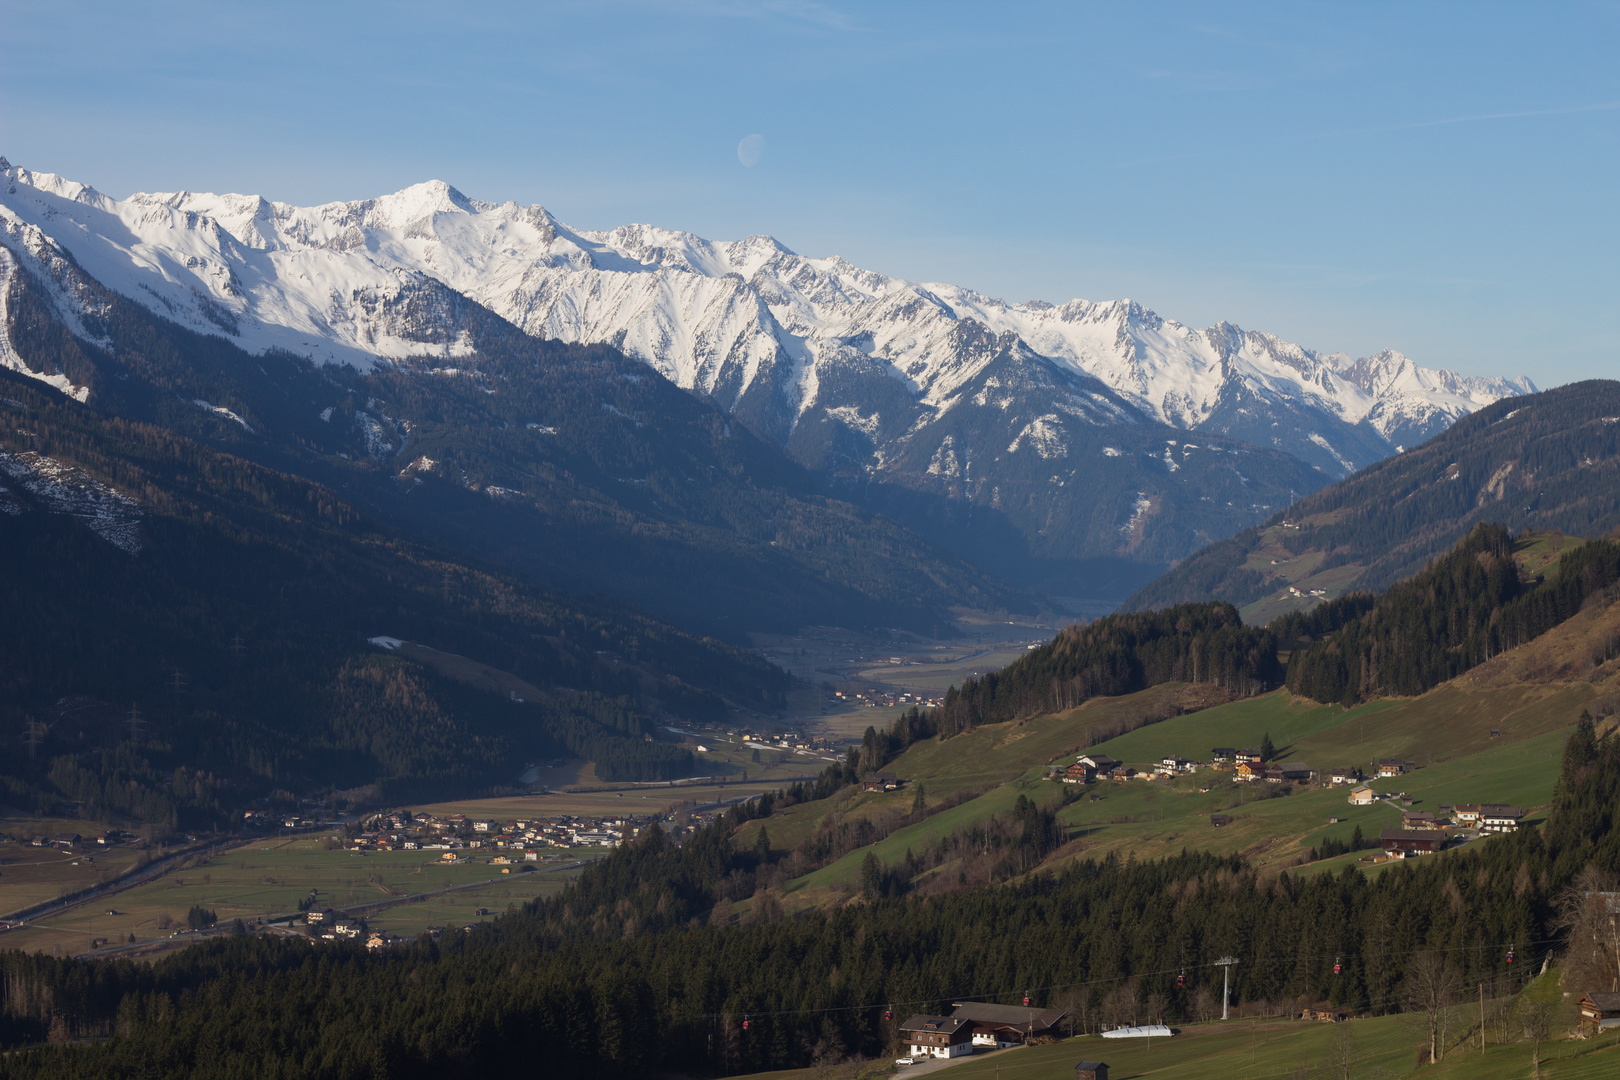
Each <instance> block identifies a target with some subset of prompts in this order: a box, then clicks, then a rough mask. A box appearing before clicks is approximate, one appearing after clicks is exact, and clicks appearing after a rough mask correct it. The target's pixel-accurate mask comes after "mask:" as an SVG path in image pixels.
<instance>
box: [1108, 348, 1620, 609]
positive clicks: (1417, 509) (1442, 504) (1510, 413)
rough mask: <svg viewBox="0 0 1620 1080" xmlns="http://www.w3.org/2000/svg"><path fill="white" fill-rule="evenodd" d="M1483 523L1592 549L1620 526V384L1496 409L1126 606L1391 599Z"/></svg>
mask: <svg viewBox="0 0 1620 1080" xmlns="http://www.w3.org/2000/svg"><path fill="white" fill-rule="evenodd" d="M1476 522H1492V523H1496V524H1500V525H1504V526H1506V527H1508V528H1509V529H1512V530H1513V531H1515V532H1520V531H1523V530H1527V529H1528V530H1533V531H1536V532H1548V531H1559V532H1564V533H1568V534H1570V535H1572V536H1588V537H1590V536H1600V535H1603V534H1604V533H1607V532H1609V531H1611V530H1613V529H1615V528H1617V527H1620V383H1617V382H1613V381H1610V380H1592V381H1590V382H1583V383H1575V384H1572V385H1569V386H1561V387H1559V388H1557V389H1556V390H1548V391H1545V392H1543V393H1539V394H1534V395H1531V396H1528V397H1523V398H1515V399H1513V400H1511V401H1499V402H1497V403H1496V404H1494V405H1490V406H1487V407H1486V408H1484V409H1481V410H1480V411H1479V412H1477V413H1475V414H1474V415H1472V416H1469V417H1465V418H1463V419H1461V420H1459V421H1458V422H1457V423H1456V424H1455V425H1453V426H1452V427H1450V428H1448V429H1447V430H1446V431H1444V432H1443V433H1441V434H1439V435H1437V436H1435V437H1434V438H1432V439H1430V440H1429V441H1428V442H1426V443H1424V444H1423V445H1421V446H1418V447H1414V448H1409V449H1408V450H1407V451H1406V452H1405V453H1403V454H1400V455H1398V456H1396V457H1392V458H1388V459H1386V460H1384V461H1380V462H1378V463H1377V464H1374V465H1370V466H1368V467H1367V468H1365V469H1363V470H1361V471H1360V472H1358V473H1356V474H1355V475H1354V476H1352V477H1350V478H1349V479H1346V480H1342V481H1340V482H1338V483H1336V484H1333V485H1332V486H1330V487H1327V488H1324V489H1322V490H1321V491H1318V492H1316V493H1315V494H1314V495H1310V496H1307V497H1306V498H1304V499H1301V500H1300V501H1299V502H1297V503H1295V504H1294V505H1292V506H1290V507H1289V508H1288V509H1287V510H1284V511H1282V512H1281V513H1279V514H1276V515H1274V516H1273V517H1272V518H1270V519H1269V520H1268V521H1267V522H1265V524H1263V525H1259V526H1256V527H1254V528H1252V529H1248V530H1245V531H1244V532H1242V533H1240V534H1238V535H1237V536H1236V537H1234V538H1232V539H1230V540H1225V541H1222V542H1220V543H1217V544H1212V545H1210V546H1209V547H1208V548H1205V549H1204V550H1203V551H1200V552H1199V553H1198V554H1196V555H1194V556H1193V557H1191V558H1189V559H1188V560H1186V561H1185V562H1183V563H1182V564H1181V565H1179V566H1177V567H1176V568H1175V569H1174V570H1172V571H1170V572H1169V573H1168V574H1165V575H1164V576H1163V577H1161V578H1159V579H1158V580H1157V581H1154V582H1153V583H1152V584H1150V585H1148V586H1146V587H1145V588H1143V589H1141V590H1140V591H1139V592H1137V593H1136V594H1135V595H1134V596H1132V597H1131V598H1130V600H1128V601H1127V602H1126V605H1125V607H1126V609H1127V610H1147V609H1151V608H1156V607H1163V606H1166V605H1168V604H1173V603H1180V602H1183V601H1187V600H1193V599H1220V600H1225V601H1228V602H1229V603H1232V604H1235V605H1237V606H1238V607H1239V608H1242V609H1243V610H1244V613H1245V618H1254V617H1260V618H1261V619H1262V620H1266V619H1269V618H1271V617H1272V616H1274V615H1276V614H1280V613H1282V612H1283V611H1285V610H1289V609H1292V608H1298V607H1306V606H1309V605H1310V604H1311V603H1314V602H1317V601H1318V600H1319V599H1320V598H1322V597H1332V596H1338V595H1341V594H1343V593H1345V592H1349V591H1353V590H1356V589H1371V590H1375V591H1381V590H1383V589H1385V588H1387V587H1389V586H1390V585H1391V584H1393V583H1394V582H1396V581H1398V580H1400V579H1401V578H1404V577H1408V576H1410V575H1411V574H1413V573H1416V572H1417V571H1418V570H1420V569H1422V567H1423V566H1424V565H1425V564H1426V563H1427V562H1428V561H1429V560H1430V559H1432V558H1434V557H1436V556H1437V555H1439V554H1441V553H1442V552H1444V551H1446V550H1447V549H1449V548H1450V547H1451V546H1452V545H1453V544H1455V543H1457V542H1458V541H1459V540H1460V539H1461V538H1462V537H1463V536H1464V535H1466V534H1467V533H1468V531H1469V530H1470V529H1471V528H1472V527H1473V526H1474V524H1475V523H1476Z"/></svg>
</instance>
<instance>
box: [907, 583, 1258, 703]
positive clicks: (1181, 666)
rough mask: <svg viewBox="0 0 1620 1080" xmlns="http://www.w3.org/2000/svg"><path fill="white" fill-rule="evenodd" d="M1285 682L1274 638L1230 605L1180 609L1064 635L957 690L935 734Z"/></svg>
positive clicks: (1098, 623)
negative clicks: (1179, 687) (1211, 688)
mask: <svg viewBox="0 0 1620 1080" xmlns="http://www.w3.org/2000/svg"><path fill="white" fill-rule="evenodd" d="M1282 677H1283V671H1282V667H1281V665H1280V664H1279V663H1278V661H1277V642H1276V636H1275V634H1273V632H1272V631H1271V630H1270V629H1268V628H1266V627H1252V626H1245V625H1243V619H1242V618H1241V617H1240V616H1239V615H1238V611H1237V608H1235V607H1233V606H1232V605H1231V604H1227V603H1220V602H1215V603H1205V604H1178V605H1176V606H1175V607H1171V608H1165V609H1164V610H1162V611H1151V612H1136V613H1131V614H1124V615H1109V616H1106V617H1104V618H1101V619H1096V620H1093V621H1092V622H1089V623H1086V624H1084V625H1078V624H1077V625H1074V626H1070V627H1067V628H1066V629H1064V630H1063V631H1061V632H1060V633H1059V634H1058V635H1057V637H1055V638H1054V639H1053V640H1052V641H1050V642H1048V643H1047V644H1045V645H1043V646H1041V647H1040V648H1039V649H1036V650H1034V651H1033V652H1030V653H1029V654H1028V655H1026V656H1022V657H1020V658H1019V659H1018V660H1016V661H1015V662H1013V663H1012V664H1009V665H1008V666H1007V667H1005V668H1003V669H1002V670H1001V671H998V672H991V673H989V674H987V675H984V676H982V677H980V678H976V679H966V680H964V681H963V683H962V685H961V687H960V688H958V687H954V686H953V687H952V688H951V689H950V690H948V691H947V692H946V694H945V700H944V702H943V703H942V704H941V706H940V708H939V709H938V710H936V711H937V716H936V717H935V719H934V724H935V726H936V727H937V729H938V731H939V733H940V734H942V735H952V734H956V733H958V732H962V731H968V730H971V729H972V728H974V727H977V726H978V725H980V724H987V723H999V722H1002V721H1006V720H1015V719H1019V718H1022V717H1027V716H1035V715H1038V714H1040V713H1048V712H1058V711H1061V710H1064V709H1072V708H1076V707H1078V706H1080V705H1082V704H1084V703H1085V702H1086V701H1088V700H1090V699H1091V698H1094V697H1112V696H1117V695H1120V694H1130V693H1134V692H1136V691H1138V690H1144V689H1146V688H1148V687H1150V686H1156V685H1158V684H1160V683H1165V682H1171V681H1186V682H1194V683H1216V684H1220V685H1223V686H1225V687H1226V688H1228V689H1229V690H1231V691H1232V692H1233V693H1235V694H1241V695H1247V694H1254V693H1264V692H1265V691H1267V690H1272V689H1275V688H1276V686H1277V685H1278V684H1279V683H1281V682H1282Z"/></svg>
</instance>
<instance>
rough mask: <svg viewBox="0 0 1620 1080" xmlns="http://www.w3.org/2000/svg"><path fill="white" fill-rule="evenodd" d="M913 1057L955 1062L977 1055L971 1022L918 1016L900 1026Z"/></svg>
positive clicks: (951, 1018) (947, 1017)
mask: <svg viewBox="0 0 1620 1080" xmlns="http://www.w3.org/2000/svg"><path fill="white" fill-rule="evenodd" d="M900 1034H901V1035H902V1036H904V1037H905V1041H906V1045H907V1046H909V1047H910V1048H911V1056H912V1057H919V1058H920V1057H936V1058H953V1057H961V1056H962V1055H963V1054H971V1053H973V1041H972V1040H973V1025H972V1023H971V1022H970V1021H969V1020H967V1018H965V1017H964V1018H962V1019H956V1018H954V1017H949V1016H928V1015H927V1014H924V1013H918V1014H917V1015H916V1016H913V1017H912V1018H911V1019H910V1020H907V1021H906V1022H905V1023H903V1024H901V1025H900Z"/></svg>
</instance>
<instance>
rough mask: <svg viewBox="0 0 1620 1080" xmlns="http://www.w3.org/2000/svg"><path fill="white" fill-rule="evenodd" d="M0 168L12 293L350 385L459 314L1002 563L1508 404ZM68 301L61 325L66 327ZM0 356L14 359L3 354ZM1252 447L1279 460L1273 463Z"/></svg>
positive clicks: (1161, 559)
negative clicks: (620, 371)
mask: <svg viewBox="0 0 1620 1080" xmlns="http://www.w3.org/2000/svg"><path fill="white" fill-rule="evenodd" d="M0 172H3V182H4V189H3V195H0V242H4V244H5V245H6V246H7V247H9V248H10V249H11V251H12V252H14V253H15V256H14V257H15V258H18V259H24V260H27V261H28V262H29V263H30V264H31V267H32V269H33V270H34V271H35V273H36V276H46V277H49V276H50V273H51V271H50V268H51V267H52V266H53V265H58V264H62V263H72V264H74V265H76V267H77V268H78V269H79V270H81V271H82V272H84V273H86V274H88V275H90V276H91V277H93V278H94V279H96V280H97V281H99V282H100V283H102V284H103V285H105V286H107V287H108V288H110V289H112V290H114V291H116V292H118V293H120V294H122V295H124V296H126V297H129V298H131V299H133V300H135V301H137V302H138V303H141V304H142V305H144V306H145V307H147V308H149V309H150V310H152V311H153V312H155V313H157V314H159V315H161V316H163V317H165V318H168V319H171V320H174V321H175V322H178V323H180V324H181V325H183V326H187V327H190V328H192V329H195V330H199V331H202V332H205V333H210V334H218V335H222V336H224V337H226V338H227V339H228V340H231V341H233V342H235V343H236V344H238V345H239V346H240V347H241V348H243V349H244V350H246V351H248V352H249V353H263V352H264V351H265V350H271V349H274V350H280V351H285V352H289V353H292V354H296V355H298V356H302V357H307V358H309V359H311V360H313V361H315V362H317V363H326V364H351V365H353V366H355V367H356V368H358V369H360V370H362V371H364V370H367V369H369V368H371V367H372V366H373V365H375V364H377V363H379V362H390V361H401V360H406V359H410V360H411V361H412V362H413V364H416V365H421V364H423V363H427V364H430V365H433V367H434V369H435V370H439V371H443V370H448V369H456V368H458V366H476V364H477V359H476V356H475V351H476V350H475V348H474V345H473V342H472V338H471V337H470V335H469V333H468V330H467V324H466V319H467V317H468V311H469V305H468V304H467V303H466V301H469V300H470V301H472V302H474V303H475V304H477V305H480V306H482V307H483V308H486V309H488V310H489V311H491V312H493V313H495V314H496V315H499V316H500V317H502V318H503V319H505V320H507V321H509V322H510V323H512V324H513V325H515V326H516V327H518V328H520V329H521V330H523V331H524V332H526V333H528V334H530V335H534V336H536V337H541V338H548V339H560V340H562V341H566V342H579V343H600V344H606V345H610V346H612V347H614V348H616V349H618V350H621V351H623V352H624V353H625V354H627V355H629V356H631V357H634V358H636V359H639V360H641V361H643V362H645V363H646V364H648V365H649V366H651V367H652V368H654V369H655V370H656V371H658V372H659V373H661V374H662V375H664V376H665V377H666V378H668V379H669V380H671V381H672V382H674V383H676V384H677V385H679V386H681V387H682V388H685V389H688V390H692V391H695V392H697V393H699V394H701V395H704V396H706V397H707V398H709V399H710V400H712V401H714V402H715V403H716V404H718V405H719V406H721V407H722V408H723V409H725V410H727V411H728V412H730V413H731V414H732V415H734V416H736V417H737V418H739V419H741V420H743V421H744V422H746V423H747V424H748V425H749V426H750V427H751V428H752V429H753V430H754V431H756V432H758V433H759V434H761V435H763V436H765V437H766V438H768V439H771V440H774V441H776V442H777V443H779V444H780V445H782V446H784V447H785V448H786V449H787V451H788V452H789V453H790V454H791V455H792V456H793V457H795V458H796V459H797V460H799V461H800V462H801V463H803V464H805V465H807V466H809V467H811V468H812V469H815V470H817V471H819V472H821V473H822V474H824V475H825V476H826V477H827V479H828V481H829V482H830V483H832V484H833V485H835V487H838V488H839V489H841V490H843V491H844V492H846V493H865V495H866V496H867V497H869V499H870V501H871V502H872V503H873V504H874V505H877V506H879V507H880V508H883V509H885V510H887V511H889V512H891V513H899V514H908V513H909V514H913V515H917V514H920V515H922V516H923V519H924V520H926V521H927V522H928V523H930V524H932V525H934V526H937V527H942V528H946V529H949V530H951V531H952V532H953V533H955V532H962V531H963V530H966V531H970V532H971V531H973V530H978V531H979V532H978V539H977V540H974V541H968V540H964V541H963V542H962V543H961V544H958V545H957V546H958V547H959V548H960V549H962V550H964V551H967V550H970V549H972V550H976V551H978V553H979V554H980V555H985V553H986V552H989V551H992V550H994V549H996V548H998V546H999V547H1004V546H1005V538H1004V537H1003V538H1002V539H1000V540H998V539H997V537H998V536H1000V535H1001V534H1002V533H1005V532H1006V529H1005V528H1002V529H1001V530H1000V532H999V533H998V531H997V530H998V527H999V526H1007V527H1010V529H1011V530H1012V532H1013V533H1016V534H1018V536H1019V537H1020V541H1019V542H1020V543H1021V544H1022V545H1024V546H1025V547H1026V548H1027V550H1026V551H1024V552H1022V553H1021V555H1020V557H1028V558H1037V559H1039V558H1058V559H1071V560H1072V559H1076V558H1080V559H1085V558H1097V557H1117V558H1125V559H1127V560H1136V561H1141V562H1144V563H1157V564H1164V563H1169V562H1173V561H1175V560H1176V559H1179V558H1182V557H1184V556H1185V555H1187V554H1189V553H1190V552H1191V551H1192V550H1195V549H1197V548H1198V547H1200V546H1202V545H1203V544H1205V543H1208V542H1209V541H1210V540H1211V539H1218V538H1219V537H1220V536H1221V535H1227V534H1230V533H1231V532H1235V531H1236V530H1237V529H1239V528H1242V527H1243V526H1245V525H1247V524H1251V523H1253V522H1254V521H1256V520H1259V519H1260V518H1262V517H1264V516H1266V515H1267V514H1268V513H1269V512H1270V511H1272V510H1274V509H1277V508H1279V507H1280V506H1281V505H1283V504H1284V503H1283V501H1282V498H1281V494H1282V493H1283V492H1288V493H1299V492H1301V491H1302V490H1310V489H1314V488H1315V487H1319V486H1321V485H1322V484H1324V483H1327V482H1329V481H1331V480H1334V479H1338V478H1340V477H1342V476H1345V475H1348V474H1349V473H1350V472H1353V471H1355V470H1356V469H1359V468H1361V467H1363V466H1365V465H1368V464H1371V463H1372V462H1374V461H1376V460H1379V459H1381V458H1383V457H1387V456H1388V455H1390V454H1392V453H1395V452H1397V451H1398V450H1399V449H1401V448H1402V447H1404V446H1411V445H1415V444H1416V443H1418V442H1421V441H1423V440H1424V439H1426V438H1428V437H1430V436H1432V435H1434V434H1435V433H1437V432H1439V431H1441V430H1444V429H1445V428H1446V427H1447V426H1448V425H1449V424H1451V423H1452V422H1453V421H1454V420H1456V419H1457V418H1458V417H1460V416H1464V415H1467V414H1469V413H1471V412H1473V411H1475V410H1477V409H1479V408H1481V407H1483V406H1485V405H1488V404H1490V403H1492V402H1494V401H1497V400H1499V399H1501V398H1503V397H1507V396H1513V395H1518V394H1524V393H1530V392H1533V391H1534V389H1535V388H1534V387H1533V386H1532V385H1531V383H1530V381H1529V380H1528V379H1524V378H1521V379H1516V380H1506V379H1499V378H1478V377H1468V376H1462V375H1458V374H1456V373H1454V372H1450V371H1440V370H1433V369H1428V368H1424V367H1420V366H1418V365H1417V364H1415V363H1413V362H1412V361H1411V360H1409V359H1408V358H1407V357H1405V356H1402V355H1401V354H1400V353H1397V352H1392V351H1384V352H1381V353H1378V354H1376V355H1374V356H1370V357H1363V358H1359V359H1354V358H1351V357H1349V356H1346V355H1344V354H1342V353H1322V352H1317V351H1314V350H1311V349H1307V348H1304V347H1302V346H1299V345H1295V344H1292V343H1289V342H1286V341H1283V340H1281V339H1279V338H1277V337H1275V336H1273V335H1270V334H1264V333H1258V332H1253V331H1246V330H1243V329H1240V328H1238V327H1236V326H1232V325H1230V324H1228V323H1221V324H1218V325H1216V326H1213V327H1209V328H1207V329H1202V330H1199V329H1193V328H1190V327H1187V326H1184V325H1182V324H1180V323H1177V322H1174V321H1172V320H1169V319H1165V318H1162V317H1161V316H1159V315H1157V314H1155V313H1154V312H1152V311H1151V310H1148V309H1147V308H1144V307H1143V306H1141V305H1140V304H1137V303H1135V302H1133V301H1129V300H1120V301H1114V302H1107V303H1094V302H1090V301H1085V300H1071V301H1069V302H1067V303H1064V304H1061V305H1053V304H1047V303H1042V302H1027V303H1006V302H1003V301H1000V300H996V299H993V298H990V297H987V296H983V295H981V294H978V293H975V292H972V291H970V290H967V289H963V288H959V287H956V286H952V285H943V284H932V283H930V284H922V283H917V282H912V281H906V280H903V279H899V278H893V277H887V276H885V275H883V274H879V273H876V272H873V271H869V270H863V269H861V268H859V267H856V266H854V265H852V264H850V263H848V262H847V261H845V260H843V259H841V258H838V257H827V258H806V257H804V256H801V255H798V254H796V253H794V252H792V251H790V250H788V249H787V248H786V247H784V246H783V245H781V244H780V243H778V242H777V241H775V240H774V239H772V238H770V237H767V236H753V237H749V238H747V239H744V240H738V241H734V242H716V241H709V240H705V239H703V238H701V237H697V236H694V235H692V234H690V233H684V232H675V231H669V230H664V229H658V228H654V227H651V226H645V225H632V226H625V227H621V228H618V229H614V230H613V231H611V232H594V231H587V230H579V229H573V228H570V227H569V226H567V225H566V224H564V223H562V222H561V221H559V220H557V219H556V218H555V217H553V216H552V215H551V214H550V213H549V212H548V211H547V210H545V209H544V208H543V207H540V206H528V207H524V206H519V205H517V204H516V203H512V202H507V203H499V204H497V203H488V202H480V201H477V200H473V199H469V198H467V197H466V196H464V195H463V194H461V193H460V192H459V191H457V190H456V189H455V188H453V187H450V186H449V185H448V184H445V183H442V182H439V181H433V182H429V183H424V184H418V185H415V186H413V187H409V188H406V189H404V190H403V191H399V192H396V193H394V194H392V195H386V196H383V197H381V198H377V199H370V200H365V201H361V202H346V203H330V204H327V205H324V206H316V207H296V206H291V205H287V204H284V203H277V202H270V201H267V200H265V199H263V198H260V197H258V196H250V195H212V194H199V193H193V192H178V193H157V194H137V195H132V196H130V197H129V198H128V199H123V200H118V199H113V198H110V197H108V196H105V195H103V194H101V193H99V192H97V191H95V190H94V189H93V188H90V187H88V186H85V185H83V184H80V183H76V182H73V181H70V180H65V179H63V178H61V177H58V176H55V175H52V174H48V173H36V172H30V171H28V170H26V169H22V168H18V167H15V166H12V165H10V164H9V163H8V162H6V161H5V160H4V159H3V158H0ZM4 258H6V256H4V255H0V259H4ZM8 272H10V269H9V263H8V265H6V266H0V274H5V273H8ZM58 277H60V275H58ZM64 280H65V279H64ZM3 292H4V290H3V289H0V293H3ZM70 293H71V290H69V289H67V288H66V286H63V290H62V294H61V297H60V301H59V303H58V307H59V309H60V310H61V311H62V312H63V318H64V319H67V320H70V321H73V320H76V327H77V328H76V332H78V333H82V334H86V335H90V336H93V331H94V327H93V323H94V319H93V313H87V312H83V311H80V310H79V309H78V308H77V307H76V301H75V300H74V298H73V297H72V295H70ZM0 302H3V301H0ZM0 364H4V365H6V366H11V367H14V368H16V367H19V366H20V365H19V362H18V361H17V359H16V357H15V353H14V352H8V347H7V346H4V345H0ZM40 374H41V376H42V377H45V378H48V379H49V378H54V379H57V380H58V381H61V379H62V376H61V375H60V374H57V373H40ZM59 388H60V389H63V390H64V392H67V393H70V394H71V393H76V392H77V391H76V389H75V388H74V387H72V386H70V385H64V386H60V387H59ZM1188 436H1195V439H1194V441H1193V442H1189V441H1188V438H1187V437H1188ZM1277 452H1280V454H1281V455H1283V456H1286V457H1289V458H1292V459H1295V461H1297V462H1299V463H1303V465H1304V466H1305V467H1306V468H1305V469H1304V470H1299V469H1296V468H1294V467H1292V466H1284V467H1280V468H1279V467H1278V466H1277V465H1276V464H1275V462H1276V461H1277ZM1200 456H1201V457H1202V459H1203V467H1200V468H1193V469H1190V470H1184V466H1186V465H1187V464H1188V463H1189V461H1190V460H1194V459H1198V458H1200ZM1211 461H1213V462H1214V463H1215V466H1216V468H1215V472H1219V473H1220V474H1221V475H1220V477H1217V476H1216V475H1215V472H1212V471H1211V468H1210V466H1209V463H1210V462H1211ZM1183 473H1185V474H1184V475H1183ZM1102 474H1106V475H1107V476H1111V477H1112V479H1107V480H1102V481H1100V480H1099V475H1102ZM1312 474H1314V475H1312ZM1099 483H1100V484H1101V486H1100V487H1099ZM918 500H921V501H918ZM1198 503H1202V504H1207V505H1205V506H1202V507H1200V506H1197V505H1189V504H1198ZM1068 504H1073V505H1072V506H1069V505H1068ZM1177 506H1179V507H1181V511H1182V512H1180V513H1179V514H1178V513H1175V512H1172V511H1173V510H1174V509H1175V507H1177ZM1054 507H1057V509H1056V510H1054ZM1064 507H1068V509H1064ZM975 509H978V510H979V511H982V513H979V514H978V515H977V516H975V513H974V511H975ZM992 518H999V519H1001V520H1000V521H999V522H998V521H991V520H989V519H992ZM976 544H977V545H978V547H977V548H975V545H976ZM990 561H995V560H994V558H993V557H992V558H991V559H990ZM1001 569H1003V570H1005V568H1001ZM1015 576H1016V575H1015Z"/></svg>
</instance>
